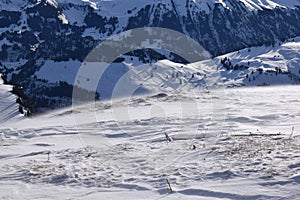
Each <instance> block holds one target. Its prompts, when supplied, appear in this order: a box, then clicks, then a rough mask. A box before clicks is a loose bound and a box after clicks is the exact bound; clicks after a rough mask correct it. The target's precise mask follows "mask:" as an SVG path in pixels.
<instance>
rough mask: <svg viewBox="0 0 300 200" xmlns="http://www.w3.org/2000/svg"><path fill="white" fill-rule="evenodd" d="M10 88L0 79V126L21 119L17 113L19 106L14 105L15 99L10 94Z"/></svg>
mask: <svg viewBox="0 0 300 200" xmlns="http://www.w3.org/2000/svg"><path fill="white" fill-rule="evenodd" d="M0 75H1V74H0ZM12 88H13V87H12V86H10V85H4V84H3V80H2V79H1V78H0V124H5V123H7V122H11V121H18V120H20V119H22V118H23V116H22V115H21V114H20V112H19V104H18V103H16V99H17V97H16V96H15V95H14V94H12V93H11V91H12Z"/></svg>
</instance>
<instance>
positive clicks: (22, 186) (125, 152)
mask: <svg viewBox="0 0 300 200" xmlns="http://www.w3.org/2000/svg"><path fill="white" fill-rule="evenodd" d="M274 91H276V92H274ZM298 91H299V87H298V86H286V87H257V88H252V89H247V88H239V89H227V90H226V96H227V99H226V119H225V121H224V125H223V129H222V131H221V132H220V133H219V134H218V135H217V136H216V138H217V139H216V140H215V143H214V144H209V142H210V141H211V140H209V139H208V137H209V135H210V131H214V130H213V129H211V127H213V126H214V125H213V124H212V121H211V118H210V117H209V113H210V105H211V100H212V99H211V97H210V95H209V93H203V94H199V96H198V98H199V99H198V103H199V105H200V106H201V107H202V115H201V116H200V117H199V118H197V117H196V116H195V115H194V114H195V113H194V112H190V113H184V115H182V113H180V111H179V110H177V109H176V107H174V105H176V103H178V102H185V103H189V102H194V101H195V98H194V96H193V95H189V94H188V93H182V94H180V95H166V94H159V95H155V96H144V97H132V98H131V100H130V101H128V100H121V99H120V100H118V101H117V102H114V103H113V104H112V103H111V102H99V103H96V104H93V107H91V105H88V104H86V105H80V106H78V107H74V108H66V109H63V110H57V111H54V112H51V113H47V114H44V115H41V116H37V117H33V118H29V119H25V120H22V121H13V122H11V123H10V124H4V125H2V126H1V128H0V132H1V143H0V144H1V146H0V147H1V153H0V160H1V162H0V190H1V193H0V197H1V198H4V199H5V198H8V199H21V198H23V199H24V198H25V199H31V198H37V197H39V198H40V197H43V198H46V199H47V198H48V199H49V198H51V199H61V198H62V197H63V198H70V199H78V198H80V199H103V198H110V199H119V198H120V196H122V198H125V199H191V198H192V199H208V198H211V199H224V198H227V199H242V198H244V199H295V200H296V199H297V198H298V197H299V190H298V188H299V184H300V182H299V176H300V174H299V170H300V160H299V155H300V146H299V142H300V137H299V136H300V135H299V130H300V125H299V116H300V113H299V109H297V108H298V107H299V92H298ZM158 105H160V106H161V108H162V109H163V110H164V111H165V112H168V111H170V112H172V113H170V115H169V117H168V118H167V119H166V118H165V117H164V116H159V115H158V113H160V110H156V108H157V106H158ZM114 107H120V108H125V109H130V110H131V111H132V118H131V119H129V120H123V121H117V119H116V118H115V117H114V109H113V108H114ZM148 112H149V113H148ZM90 114H94V115H96V116H97V119H98V121H97V122H91V121H88V120H86V119H87V118H88V117H89V115H90ZM74 116H76V117H78V118H81V119H82V121H81V124H79V122H78V121H77V123H76V124H75V123H74ZM219 123H222V122H221V121H220V122H219ZM149 125H150V126H149ZM193 126H196V127H197V130H198V132H197V133H196V134H193V132H191V130H193V129H194V128H193ZM157 127H161V129H160V130H158V129H157ZM165 133H166V134H167V135H168V136H169V137H170V138H172V141H168V140H167V139H166V137H165ZM166 180H168V181H169V183H170V185H171V187H172V190H173V192H170V190H169V186H168V184H167V181H166Z"/></svg>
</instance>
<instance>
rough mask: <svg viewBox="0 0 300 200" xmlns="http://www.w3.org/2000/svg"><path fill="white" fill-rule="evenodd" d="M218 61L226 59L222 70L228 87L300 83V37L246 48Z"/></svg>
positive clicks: (217, 59)
mask: <svg viewBox="0 0 300 200" xmlns="http://www.w3.org/2000/svg"><path fill="white" fill-rule="evenodd" d="M214 60H215V62H217V63H221V62H222V60H223V63H224V64H223V65H222V64H221V66H222V68H221V70H220V71H221V72H220V73H221V74H222V75H221V76H222V78H223V81H224V83H225V85H228V86H230V85H232V86H233V85H237V86H238V85H246V86H256V85H282V84H299V83H300V38H299V37H297V38H294V39H291V40H289V41H288V42H285V43H280V42H279V43H274V44H272V45H270V46H262V47H253V48H247V49H243V50H240V51H237V52H233V53H229V54H226V55H223V56H220V57H217V58H215V59H214ZM224 60H226V61H224ZM229 63H230V64H231V66H229ZM224 66H225V67H226V68H225V67H224Z"/></svg>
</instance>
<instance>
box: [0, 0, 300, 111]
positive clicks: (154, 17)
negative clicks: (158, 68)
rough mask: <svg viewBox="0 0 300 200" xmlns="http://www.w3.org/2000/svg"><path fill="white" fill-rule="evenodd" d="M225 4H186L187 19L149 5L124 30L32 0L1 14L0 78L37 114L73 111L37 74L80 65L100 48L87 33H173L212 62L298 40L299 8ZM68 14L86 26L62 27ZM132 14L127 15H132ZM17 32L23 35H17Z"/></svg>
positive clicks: (63, 88) (67, 96)
mask: <svg viewBox="0 0 300 200" xmlns="http://www.w3.org/2000/svg"><path fill="white" fill-rule="evenodd" d="M227 1H228V2H230V4H231V5H232V7H233V8H232V9H227V8H224V7H223V6H222V5H221V4H215V6H213V7H211V6H209V8H210V12H209V13H206V12H204V11H203V10H201V9H198V10H197V9H196V10H195V9H192V7H193V5H192V3H191V2H190V1H188V0H187V1H186V6H185V9H186V14H185V15H180V13H179V12H178V8H176V6H175V5H174V3H173V1H170V2H171V4H172V5H171V8H170V7H167V6H166V4H164V3H163V2H160V3H158V4H156V5H154V3H151V2H149V4H148V5H145V6H144V7H143V8H141V9H140V10H138V11H137V12H136V14H135V15H132V16H130V17H129V18H128V20H127V22H126V24H121V21H122V20H120V17H121V16H110V17H108V16H102V15H101V12H96V11H95V10H94V9H92V8H91V7H89V6H88V5H74V4H72V3H68V4H61V5H59V6H58V7H56V6H54V5H51V4H49V3H47V1H41V2H40V3H36V1H33V0H30V1H29V0H28V6H27V7H24V8H21V9H20V10H21V11H6V10H2V11H0V28H6V30H5V31H2V32H0V41H6V42H4V43H3V44H2V45H1V46H0V72H1V73H4V74H7V75H8V81H10V82H11V83H13V84H18V85H21V86H22V87H23V88H24V91H25V93H26V94H27V95H28V96H29V97H30V98H31V100H32V102H33V104H34V105H35V107H36V109H37V110H39V108H57V107H60V106H65V105H70V103H71V91H72V85H69V84H67V83H66V82H58V83H49V82H47V80H40V79H38V78H37V77H36V76H35V73H36V72H37V71H38V70H39V69H40V67H41V66H42V65H43V64H44V63H45V61H47V60H53V61H57V62H60V61H69V60H78V61H81V62H82V61H83V60H84V59H85V57H86V56H87V55H88V53H89V52H90V51H91V50H92V49H93V48H94V47H95V46H97V44H99V42H101V39H97V38H94V37H91V36H85V34H84V33H85V31H86V30H89V29H94V30H95V32H96V34H99V35H102V36H103V37H102V38H105V37H108V36H111V35H113V34H117V33H118V32H120V31H125V30H129V29H133V28H138V27H148V26H149V27H163V28H169V29H173V30H176V31H179V32H182V33H185V34H187V35H188V36H190V37H191V38H193V39H194V40H196V41H198V42H199V43H200V44H201V45H202V46H203V47H204V48H205V49H206V50H208V51H209V52H210V53H211V54H212V55H213V56H216V55H221V54H224V53H227V52H231V51H235V50H239V49H242V48H245V47H249V46H257V45H262V44H272V42H274V40H276V39H280V40H284V39H287V38H291V37H295V36H298V35H300V23H299V21H300V7H296V8H294V9H285V8H275V9H272V10H269V9H264V10H259V11H250V10H249V9H247V8H246V7H245V5H244V4H242V3H241V2H239V1H237V0H227ZM70 9H73V10H80V11H82V12H83V13H85V14H84V15H83V16H77V17H78V18H82V21H83V23H82V24H77V22H76V23H69V24H66V23H63V20H62V19H61V17H60V16H62V15H63V14H64V12H65V11H68V10H70ZM134 9H136V8H133V10H134ZM133 10H128V11H125V12H126V13H127V14H131V13H132V12H133ZM22 15H23V16H25V19H23V18H22ZM14 27H19V30H21V31H15V30H14ZM129 54H131V55H135V56H138V57H140V60H142V61H143V62H146V61H147V60H152V59H153V60H157V59H165V58H166V57H165V56H164V55H159V53H157V52H155V51H148V52H144V51H136V52H131V53H129ZM20 60H23V61H24V60H25V61H26V62H21V63H20V65H18V66H17V67H15V68H13V67H9V66H7V65H6V64H5V63H6V62H19V61H20ZM118 60H119V59H117V61H118ZM119 61H120V60H119ZM177 61H180V59H177Z"/></svg>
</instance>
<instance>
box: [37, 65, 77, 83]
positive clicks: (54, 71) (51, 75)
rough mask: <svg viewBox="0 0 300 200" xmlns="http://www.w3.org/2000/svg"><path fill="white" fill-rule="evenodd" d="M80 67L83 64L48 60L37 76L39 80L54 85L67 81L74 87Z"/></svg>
mask: <svg viewBox="0 0 300 200" xmlns="http://www.w3.org/2000/svg"><path fill="white" fill-rule="evenodd" d="M80 65H81V62H79V61H73V60H69V61H62V62H54V61H52V60H47V61H46V62H45V63H44V65H43V66H42V67H41V68H40V70H39V71H38V72H36V73H35V75H36V76H37V78H40V79H45V80H48V81H50V82H53V83H55V82H59V81H65V82H67V83H69V84H72V85H73V84H74V81H75V77H76V73H77V71H78V69H79V67H80Z"/></svg>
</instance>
